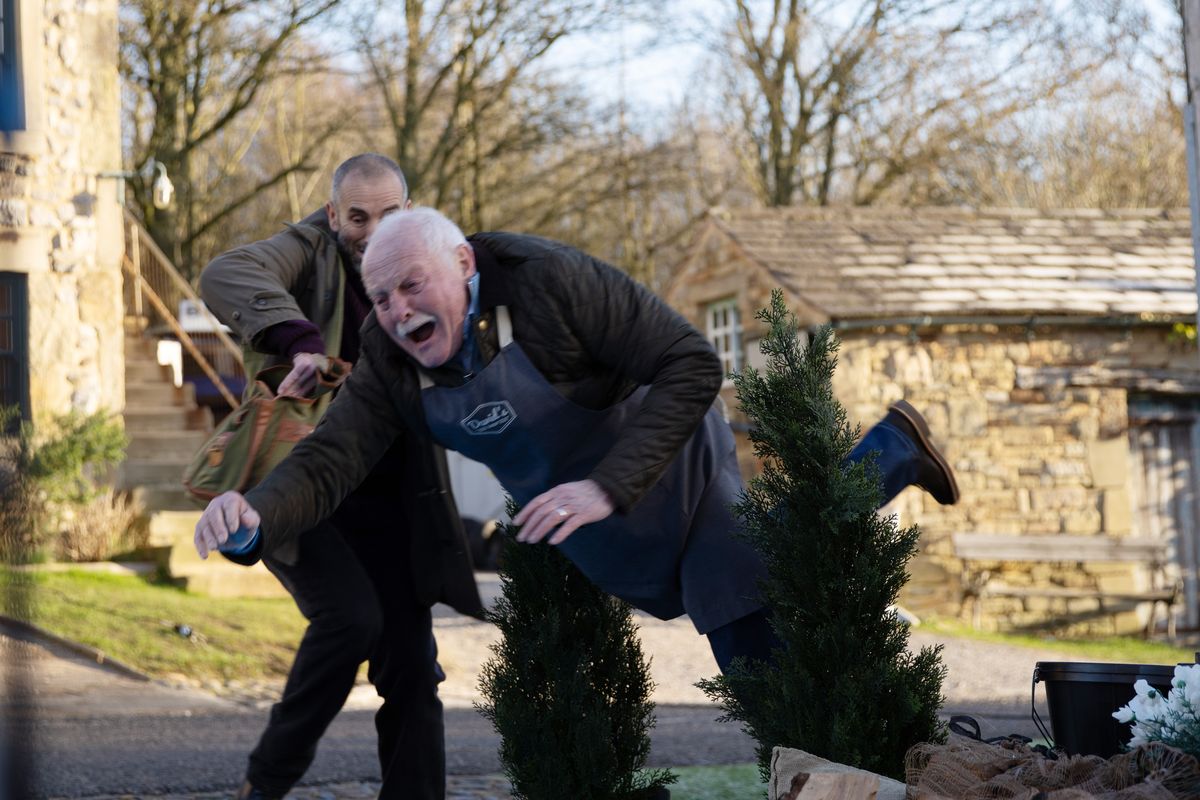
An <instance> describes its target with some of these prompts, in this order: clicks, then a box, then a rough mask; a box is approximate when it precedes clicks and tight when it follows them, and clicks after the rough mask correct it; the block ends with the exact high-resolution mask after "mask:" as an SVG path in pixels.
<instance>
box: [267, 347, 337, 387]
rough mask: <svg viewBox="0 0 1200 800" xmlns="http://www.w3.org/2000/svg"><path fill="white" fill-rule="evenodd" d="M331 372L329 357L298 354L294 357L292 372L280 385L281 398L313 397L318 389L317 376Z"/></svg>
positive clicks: (318, 354)
mask: <svg viewBox="0 0 1200 800" xmlns="http://www.w3.org/2000/svg"><path fill="white" fill-rule="evenodd" d="M328 370H329V356H324V355H321V354H320V353H297V354H296V355H294V356H292V371H291V372H289V373H288V374H287V377H286V378H284V379H283V382H282V383H280V384H279V391H278V392H276V395H277V396H279V397H311V396H312V393H313V392H314V391H316V388H317V376H318V375H319V374H320V373H322V372H327V371H328Z"/></svg>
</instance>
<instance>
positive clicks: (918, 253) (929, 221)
mask: <svg viewBox="0 0 1200 800" xmlns="http://www.w3.org/2000/svg"><path fill="white" fill-rule="evenodd" d="M710 219H711V220H712V223H713V224H714V225H715V226H716V228H717V229H718V230H719V231H721V232H722V233H724V234H725V235H726V236H728V237H729V238H731V239H732V240H734V241H735V242H736V243H737V244H738V245H740V247H741V249H742V250H743V252H744V254H745V255H746V257H747V258H750V259H752V260H754V261H756V262H758V263H759V264H761V265H762V266H763V267H764V268H765V269H766V270H768V271H769V272H770V273H771V275H772V276H773V278H774V280H775V281H776V282H777V283H779V284H781V285H782V286H784V287H785V288H786V289H788V290H789V291H790V292H792V293H793V294H794V295H796V296H798V297H800V298H803V299H804V300H806V301H807V302H809V303H811V304H813V305H814V306H816V307H817V308H818V309H820V310H822V311H823V312H825V313H826V314H828V315H829V317H830V318H831V319H852V318H858V319H867V318H890V317H912V316H914V315H931V316H934V315H942V316H945V315H1005V316H1010V315H1013V314H1055V315H1086V316H1122V317H1126V316H1155V317H1157V316H1168V317H1194V316H1195V313H1196V288H1195V268H1194V264H1193V261H1192V244H1191V229H1190V222H1189V217H1188V211H1187V209H1170V210H1130V211H1126V210H1121V211H1100V210H1093V209H1070V210H1061V211H1057V210H1056V211H1036V210H1030V209H964V208H786V209H758V210H730V209H722V208H717V209H713V210H712V212H711V214H710Z"/></svg>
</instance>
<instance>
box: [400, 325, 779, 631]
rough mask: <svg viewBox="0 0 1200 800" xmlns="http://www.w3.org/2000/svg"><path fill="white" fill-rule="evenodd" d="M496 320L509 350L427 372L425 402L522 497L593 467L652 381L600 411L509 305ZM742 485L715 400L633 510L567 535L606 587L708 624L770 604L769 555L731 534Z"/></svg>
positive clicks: (443, 436) (436, 430)
mask: <svg viewBox="0 0 1200 800" xmlns="http://www.w3.org/2000/svg"><path fill="white" fill-rule="evenodd" d="M496 321H497V329H498V333H499V335H500V346H501V350H500V352H499V353H498V354H497V355H496V357H495V358H494V359H492V361H491V363H490V364H488V365H487V366H486V367H484V368H483V369H482V370H480V371H479V372H478V373H476V374H475V376H474V377H473V378H472V379H471V380H469V381H467V382H466V383H465V384H463V385H462V386H458V387H446V386H435V385H433V383H432V381H431V380H430V379H429V378H428V376H426V375H424V374H422V376H421V377H422V380H421V385H422V392H421V402H422V405H423V406H424V409H425V420H426V422H427V424H428V425H429V429H430V432H431V433H432V435H433V438H434V439H435V440H437V441H438V443H440V444H441V445H443V446H444V447H446V448H447V449H450V450H457V451H458V452H460V453H462V454H463V455H464V456H466V457H467V458H470V459H473V460H475V461H479V462H481V463H483V464H485V465H487V466H488V467H489V468H490V469H491V470H492V472H493V473H494V474H495V475H496V478H497V479H498V480H499V481H500V483H501V485H503V486H504V488H505V489H506V490H507V491H508V492H509V493H510V494H512V496H513V498H514V499H515V500H516V501H517V503H518V504H520V505H524V504H526V503H528V502H529V501H530V500H532V499H533V498H534V497H536V496H537V495H539V494H541V493H542V492H544V491H546V490H547V489H550V488H552V487H554V486H557V485H559V484H561V483H568V482H570V481H578V480H583V479H584V478H586V477H587V476H588V475H590V474H591V472H592V470H593V469H594V468H595V467H596V465H597V464H598V463H600V460H601V459H602V458H603V457H604V456H605V455H606V454H607V453H608V452H609V450H610V449H611V448H612V445H613V442H615V441H616V440H617V438H618V437H619V435H620V432H621V429H622V428H623V427H624V426H625V424H626V422H627V421H628V420H630V419H632V418H633V416H634V415H635V414H636V413H637V411H638V409H639V408H640V406H641V403H642V399H643V398H644V397H645V395H646V392H647V391H648V389H647V387H641V388H639V389H638V390H637V391H635V392H634V393H633V394H632V395H630V396H629V397H628V398H626V399H625V400H622V401H621V402H619V403H617V404H616V405H614V406H612V407H610V408H606V409H603V410H601V411H593V410H591V409H587V408H583V407H582V406H579V405H577V404H575V403H573V402H571V401H570V400H567V399H566V398H564V397H563V396H562V395H560V394H559V393H558V391H557V390H556V389H555V388H554V387H553V386H552V385H551V384H550V383H549V382H548V381H547V380H546V379H545V378H544V377H543V376H542V374H541V373H540V372H538V370H537V368H536V367H534V365H533V364H532V363H531V362H530V361H529V359H528V357H527V356H526V355H525V353H524V352H523V351H522V350H521V347H520V345H518V344H517V343H516V342H513V341H512V326H511V324H510V321H509V317H508V312H507V309H505V308H503V307H501V308H498V309H497V314H496ZM741 488H742V483H741V477H740V475H739V473H738V466H737V457H736V453H735V450H734V441H733V434H732V432H731V431H730V430H729V425H728V424H727V423H726V422H725V420H724V419H723V418H722V416H721V414H720V413H719V412H718V411H717V410H716V409H715V408H711V409H709V411H708V413H707V414H706V415H705V416H704V420H703V422H702V423H701V424H700V426H699V428H698V429H697V430H696V432H695V434H693V435H692V437H691V438H690V439H689V440H688V442H687V443H686V444H685V445H684V447H683V449H682V450H681V451H680V452H679V454H678V455H677V456H676V457H675V459H674V460H673V461H672V462H671V464H670V465H669V466H668V467H667V470H666V471H665V472H664V473H663V475H662V477H661V478H660V479H659V481H658V482H657V483H656V484H655V485H654V486H653V487H651V489H650V490H649V491H648V492H647V493H646V495H645V496H644V497H643V498H642V499H641V500H640V501H639V502H638V503H637V504H636V505H635V506H634V507H633V508H632V509H630V510H629V512H628V513H624V514H622V513H619V512H618V513H614V514H613V515H611V516H610V517H608V518H607V519H604V520H601V521H600V522H595V523H592V524H591V525H585V526H583V527H581V528H580V529H579V530H577V531H575V532H574V533H573V534H571V536H569V537H568V538H567V540H566V541H565V542H563V543H562V544H561V545H559V547H560V548H561V550H562V552H563V553H564V554H565V555H566V556H567V557H568V558H570V559H571V561H573V562H574V563H575V565H576V566H578V567H579V569H580V570H581V571H582V572H583V573H584V574H585V575H587V577H588V578H589V579H590V580H591V581H592V582H594V583H595V584H596V585H597V586H599V587H600V588H602V589H604V590H605V591H606V592H608V593H609V594H612V595H615V596H617V597H619V598H621V599H623V600H626V601H627V602H629V603H630V604H632V605H633V606H635V607H637V608H640V609H642V610H643V611H646V612H648V613H650V614H653V615H654V616H656V617H658V618H659V619H674V618H675V617H678V616H680V615H681V614H684V613H686V614H688V615H689V616H690V617H691V619H692V623H693V624H694V625H695V626H696V629H697V630H698V631H699V632H700V633H708V632H709V631H711V630H712V629H714V628H716V627H719V626H721V625H724V624H725V623H728V622H732V621H733V620H735V619H739V618H741V617H743V616H745V615H747V614H750V613H752V612H754V611H756V610H758V609H759V608H761V607H762V602H761V601H760V600H759V599H758V595H759V592H758V581H759V579H760V577H761V576H762V575H763V567H762V562H761V560H760V559H759V557H758V556H757V554H756V553H755V552H754V551H753V549H751V548H750V547H749V545H747V544H745V543H744V542H742V541H741V540H739V539H736V538H734V530H735V526H736V524H737V523H736V520H735V518H734V516H733V513H732V511H731V510H730V508H729V506H730V504H731V503H732V502H734V500H736V499H737V496H738V492H740V491H741Z"/></svg>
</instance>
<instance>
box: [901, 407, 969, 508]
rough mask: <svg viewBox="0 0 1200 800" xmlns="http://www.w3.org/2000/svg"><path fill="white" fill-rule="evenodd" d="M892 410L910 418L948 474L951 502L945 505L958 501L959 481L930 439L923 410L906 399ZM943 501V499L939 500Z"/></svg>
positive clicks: (943, 471)
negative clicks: (922, 413) (922, 414)
mask: <svg viewBox="0 0 1200 800" xmlns="http://www.w3.org/2000/svg"><path fill="white" fill-rule="evenodd" d="M891 410H893V411H895V412H896V413H897V414H899V415H900V416H902V417H904V418H905V419H906V420H908V421H909V422H910V423H911V424H912V426H913V430H915V431H916V432H917V436H918V437H919V438H920V440H921V446H922V447H924V448H925V452H926V453H928V454H929V455H930V456H931V457H932V458H933V460H934V461H936V462H937V465H938V466H939V467H941V469H942V474H943V475H945V476H946V482H947V483H948V484H949V485H950V502H948V503H942V505H944V506H952V505H954V504H955V503H957V502H958V498H959V492H958V481H956V480H955V479H954V470H952V469H950V464H949V463H947V462H946V459H945V458H944V457H943V456H942V453H941V451H940V450H938V449H937V448H936V447H934V446H933V442H931V441H930V440H929V423H927V422H926V421H925V417H923V416H921V412H920V411H917V410H916V409H915V408H913V407H912V406H911V405H910V404H909V403H908V401H906V400H897V401H896V402H895V403H893V404H892V407H891ZM921 488H922V489H924V490H925V491H929V487H928V486H922V487H921ZM938 502H941V501H938Z"/></svg>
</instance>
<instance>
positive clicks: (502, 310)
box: [496, 306, 513, 350]
mask: <svg viewBox="0 0 1200 800" xmlns="http://www.w3.org/2000/svg"><path fill="white" fill-rule="evenodd" d="M496 335H497V336H499V337H500V349H501V350H503V349H504V348H506V347H508V346H509V345H510V344H512V340H513V335H512V319H511V318H510V317H509V316H508V306H496Z"/></svg>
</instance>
